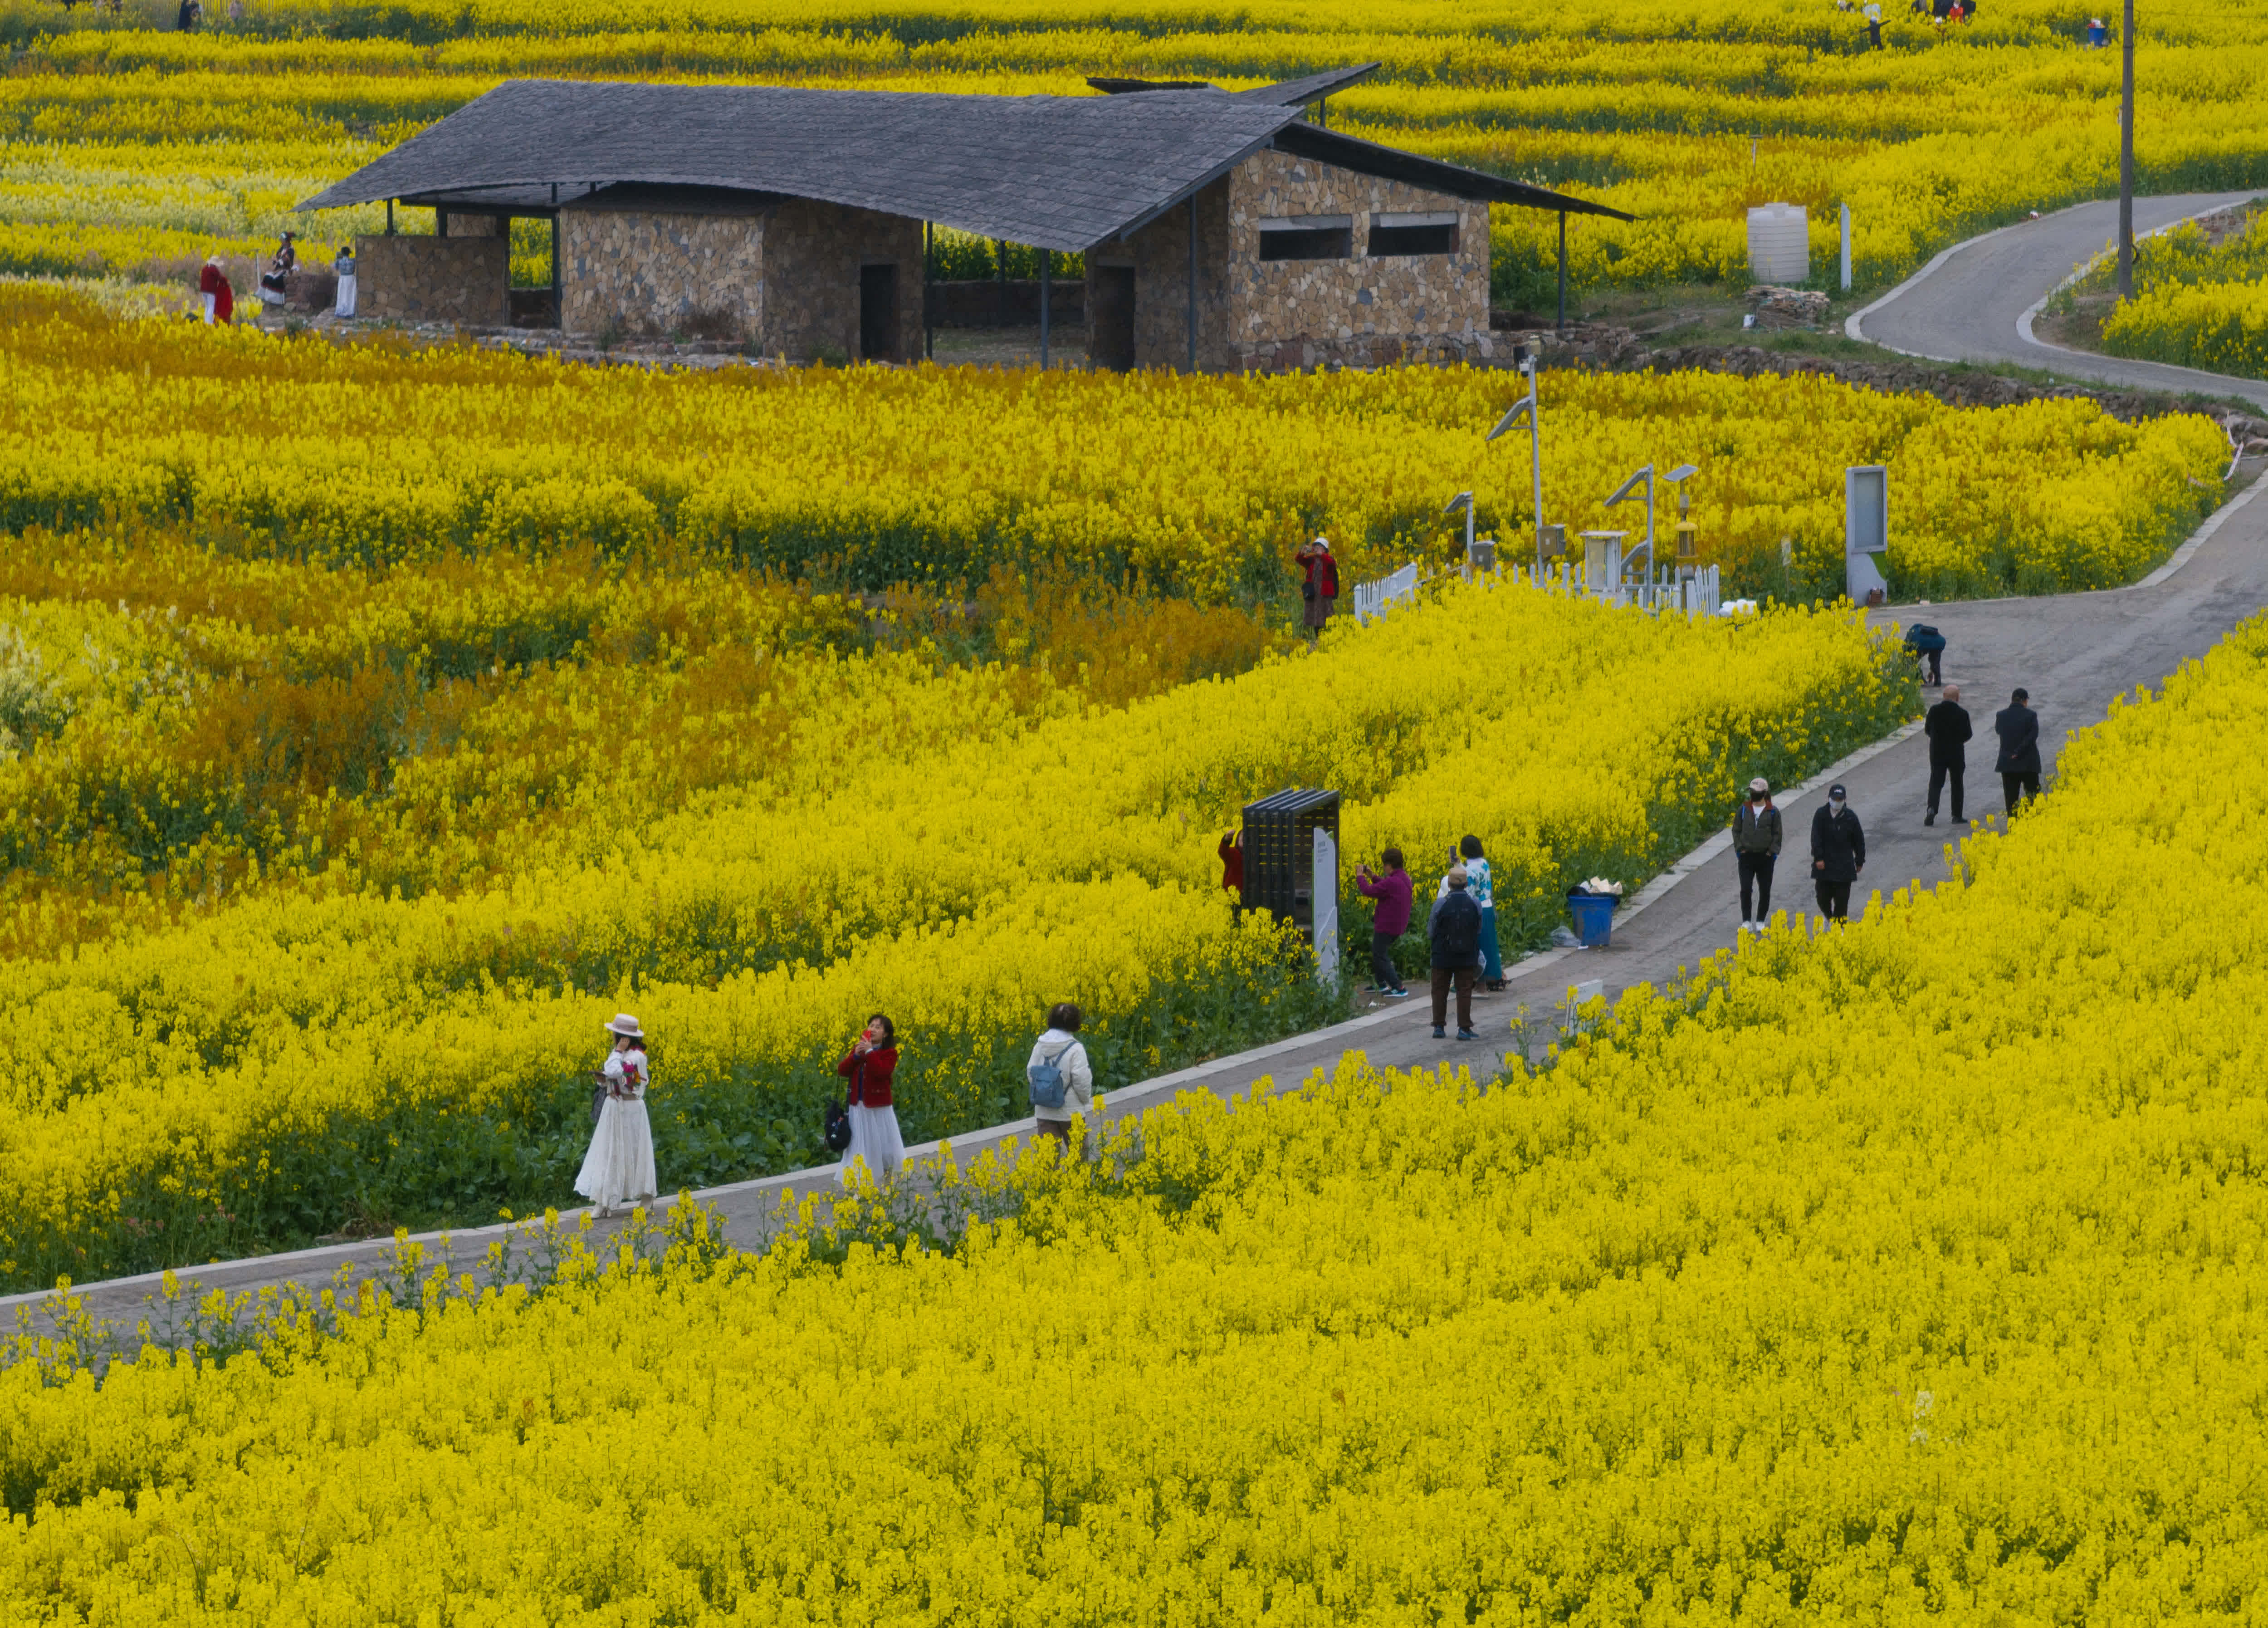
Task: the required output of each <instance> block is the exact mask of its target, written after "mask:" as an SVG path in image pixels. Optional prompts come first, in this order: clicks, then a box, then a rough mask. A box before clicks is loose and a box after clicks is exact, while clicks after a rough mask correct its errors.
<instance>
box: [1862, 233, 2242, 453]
mask: <svg viewBox="0 0 2268 1628" xmlns="http://www.w3.org/2000/svg"><path fill="white" fill-rule="evenodd" d="M2260 195H2261V194H2260V192H2259V191H2258V190H2257V189H2255V190H2253V191H2250V192H2210V193H2204V192H2200V193H2183V194H2180V195H2175V196H2170V197H2158V198H2137V199H2135V200H2134V232H2135V235H2136V236H2138V237H2139V236H2142V235H2143V234H2145V233H2147V232H2155V231H2158V230H2161V228H2164V227H2169V226H2173V225H2179V224H2180V223H2181V222H2183V221H2185V220H2188V219H2190V218H2191V217H2194V216H2198V215H2206V214H2210V213H2212V212H2213V210H2220V209H2226V208H2228V207H2229V206H2230V205H2231V204H2236V203H2245V202H2248V201H2249V200H2250V199H2252V198H2256V197H2258V196H2260ZM2117 230H2118V201H2117V199H2116V198H2108V199H2102V198H2098V199H2096V200H2095V201H2094V202H2093V203H2080V204H2076V205H2074V206H2073V207H2072V208H2070V209H2067V210H2058V211H2056V213H2054V214H2052V215H2043V216H2042V217H2040V218H2039V219H2037V220H2025V221H2019V222H2017V223H2016V224H2015V225H2013V226H2003V227H2002V228H2001V229H2000V230H1999V231H1998V232H1986V233H1985V235H1984V236H1983V237H1979V238H1971V239H1969V240H1968V241H1967V242H1965V243H1958V244H1955V246H1954V247H1951V248H1949V249H1947V250H1946V251H1945V252H1944V253H1943V254H1940V255H1938V256H1937V257H1936V258H1935V259H1934V260H1933V261H1931V262H1929V264H1927V265H1926V266H1924V267H1923V268H1922V269H1920V270H1919V271H1917V272H1916V273H1914V275H1913V276H1910V277H1908V278H1907V279H1906V280H1905V281H1904V282H1903V283H1901V284H1898V285H1897V287H1896V288H1894V289H1892V290H1891V291H1889V293H1887V294H1885V295H1883V296H1882V297H1881V298H1880V299H1878V300H1876V301H1874V304H1872V305H1870V306H1867V308H1866V309H1865V310H1863V311H1859V312H1857V313H1853V314H1852V316H1851V317H1850V318H1849V319H1848V320H1846V321H1845V324H1844V331H1845V333H1847V334H1849V335H1850V336H1851V337H1852V338H1853V339H1861V340H1865V341H1867V343H1871V344H1877V345H1881V346H1882V347H1883V348H1884V349H1886V350H1896V351H1898V352H1899V353H1901V354H1902V355H1905V356H1912V357H1922V358H1924V359H1925V360H1927V361H1933V362H2014V363H2019V364H2021V365H2023V366H2025V367H2033V368H2038V369H2039V370H2041V371H2042V372H2049V373H2053V374H2055V375H2056V376H2057V377H2058V378H2065V379H2086V380H2089V381H2091V382H2094V383H2096V384H2103V385H2110V386H2112V387H2117V388H2118V389H2122V390H2169V391H2174V392H2176V393H2192V392H2193V393H2195V394H2200V395H2216V396H2235V397H2239V398H2242V400H2244V401H2250V402H2251V403H2252V404H2253V405H2254V406H2256V407H2258V408H2263V409H2268V379H2235V378H2231V377H2229V376H2228V375H2226V374H2222V373H2207V372H2198V370H2196V369H2194V368H2187V367H2173V366H2169V365H2167V364H2165V363H2162V362H2138V361H2133V360H2131V359H2129V358H2127V357H2112V356H2098V355H2096V354H2095V352H2093V351H2091V350H2071V349H2069V348H2068V347H2066V346H2063V345H2054V344H2049V343H2046V342H2045V341H2043V340H2040V339H2037V338H2035V337H2034V336H2033V335H2032V320H2033V318H2034V317H2036V316H2037V315H2038V313H2039V311H2040V308H2041V306H2043V305H2045V304H2046V303H2047V299H2048V297H2049V296H2050V295H2051V294H2052V293H2054V292H2055V291H2056V290H2057V289H2058V288H2060V287H2061V286H2062V285H2063V284H2064V282H2065V280H2066V278H2068V277H2069V276H2071V275H2072V273H2073V272H2074V271H2076V270H2078V269H2079V268H2080V266H2082V265H2084V264H2085V263H2086V262H2088V261H2089V260H2091V259H2092V258H2094V256H2095V255H2096V254H2100V253H2101V252H2102V248H2103V247H2104V245H2106V244H2108V243H2110V241H2111V239H2113V237H2114V236H2115V234H2116V233H2117Z"/></svg>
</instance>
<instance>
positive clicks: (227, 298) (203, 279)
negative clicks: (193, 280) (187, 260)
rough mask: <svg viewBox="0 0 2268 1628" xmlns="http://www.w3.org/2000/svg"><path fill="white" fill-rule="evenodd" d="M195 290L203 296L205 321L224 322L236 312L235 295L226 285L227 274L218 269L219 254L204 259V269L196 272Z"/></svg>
mask: <svg viewBox="0 0 2268 1628" xmlns="http://www.w3.org/2000/svg"><path fill="white" fill-rule="evenodd" d="M197 292H198V294H199V295H201V296H202V297H203V300H204V307H205V321H206V322H207V323H208V324H210V323H213V322H226V321H228V320H230V319H231V318H232V317H233V316H234V315H235V314H236V295H235V292H234V291H232V289H230V287H229V285H228V274H227V273H226V272H225V271H223V270H222V269H220V256H219V255H218V254H214V255H212V256H211V257H210V258H209V259H208V260H206V262H205V264H204V269H203V270H202V271H200V272H198V273H197Z"/></svg>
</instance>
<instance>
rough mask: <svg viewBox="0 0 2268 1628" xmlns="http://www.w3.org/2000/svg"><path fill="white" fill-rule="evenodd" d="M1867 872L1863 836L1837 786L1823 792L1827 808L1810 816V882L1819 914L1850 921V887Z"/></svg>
mask: <svg viewBox="0 0 2268 1628" xmlns="http://www.w3.org/2000/svg"><path fill="white" fill-rule="evenodd" d="M1866 868H1867V833H1866V832H1865V831H1864V830H1863V829H1860V827H1859V816H1858V815H1857V814H1853V813H1852V811H1851V805H1850V802H1849V800H1848V799H1847V798H1846V797H1845V793H1844V791H1843V788H1842V787H1841V786H1840V785H1830V786H1829V787H1828V788H1827V807H1824V808H1823V809H1821V810H1820V811H1819V812H1818V813H1817V814H1814V815H1812V816H1811V880H1812V883H1813V885H1814V887H1815V888H1816V889H1817V890H1818V894H1819V913H1820V914H1821V915H1822V916H1824V917H1826V918H1827V919H1828V920H1829V921H1831V922H1835V923H1837V924H1846V923H1848V922H1849V921H1850V919H1851V884H1852V882H1855V881H1857V880H1859V872H1861V871H1863V870H1865V869H1866Z"/></svg>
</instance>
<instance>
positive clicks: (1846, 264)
mask: <svg viewBox="0 0 2268 1628" xmlns="http://www.w3.org/2000/svg"><path fill="white" fill-rule="evenodd" d="M1843 291H1844V292H1845V293H1846V294H1847V293H1849V292H1850V291H1851V206H1850V205H1849V204H1847V203H1846V204H1845V205H1844V206H1843Z"/></svg>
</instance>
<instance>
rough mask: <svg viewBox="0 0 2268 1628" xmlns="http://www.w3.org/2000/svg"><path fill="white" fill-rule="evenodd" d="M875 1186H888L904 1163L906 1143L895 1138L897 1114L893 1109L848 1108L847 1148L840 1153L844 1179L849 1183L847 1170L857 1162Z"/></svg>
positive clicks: (896, 1133) (901, 1139)
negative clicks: (849, 1115) (849, 1116)
mask: <svg viewBox="0 0 2268 1628" xmlns="http://www.w3.org/2000/svg"><path fill="white" fill-rule="evenodd" d="M861 1159H863V1160H865V1161H866V1168H867V1169H868V1170H869V1171H871V1172H873V1176H874V1179H875V1180H876V1181H878V1182H887V1181H888V1180H889V1179H890V1178H891V1177H892V1176H894V1175H896V1174H897V1173H898V1167H899V1166H900V1165H902V1164H903V1163H905V1162H906V1141H905V1138H903V1137H902V1136H900V1135H899V1134H898V1110H897V1109H895V1108H862V1107H860V1106H859V1105H858V1103H856V1102H853V1103H852V1104H851V1145H850V1146H849V1147H847V1148H845V1149H843V1182H845V1184H846V1185H847V1184H848V1183H849V1182H850V1180H851V1165H852V1164H854V1163H856V1162H857V1161H858V1160H861Z"/></svg>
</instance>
